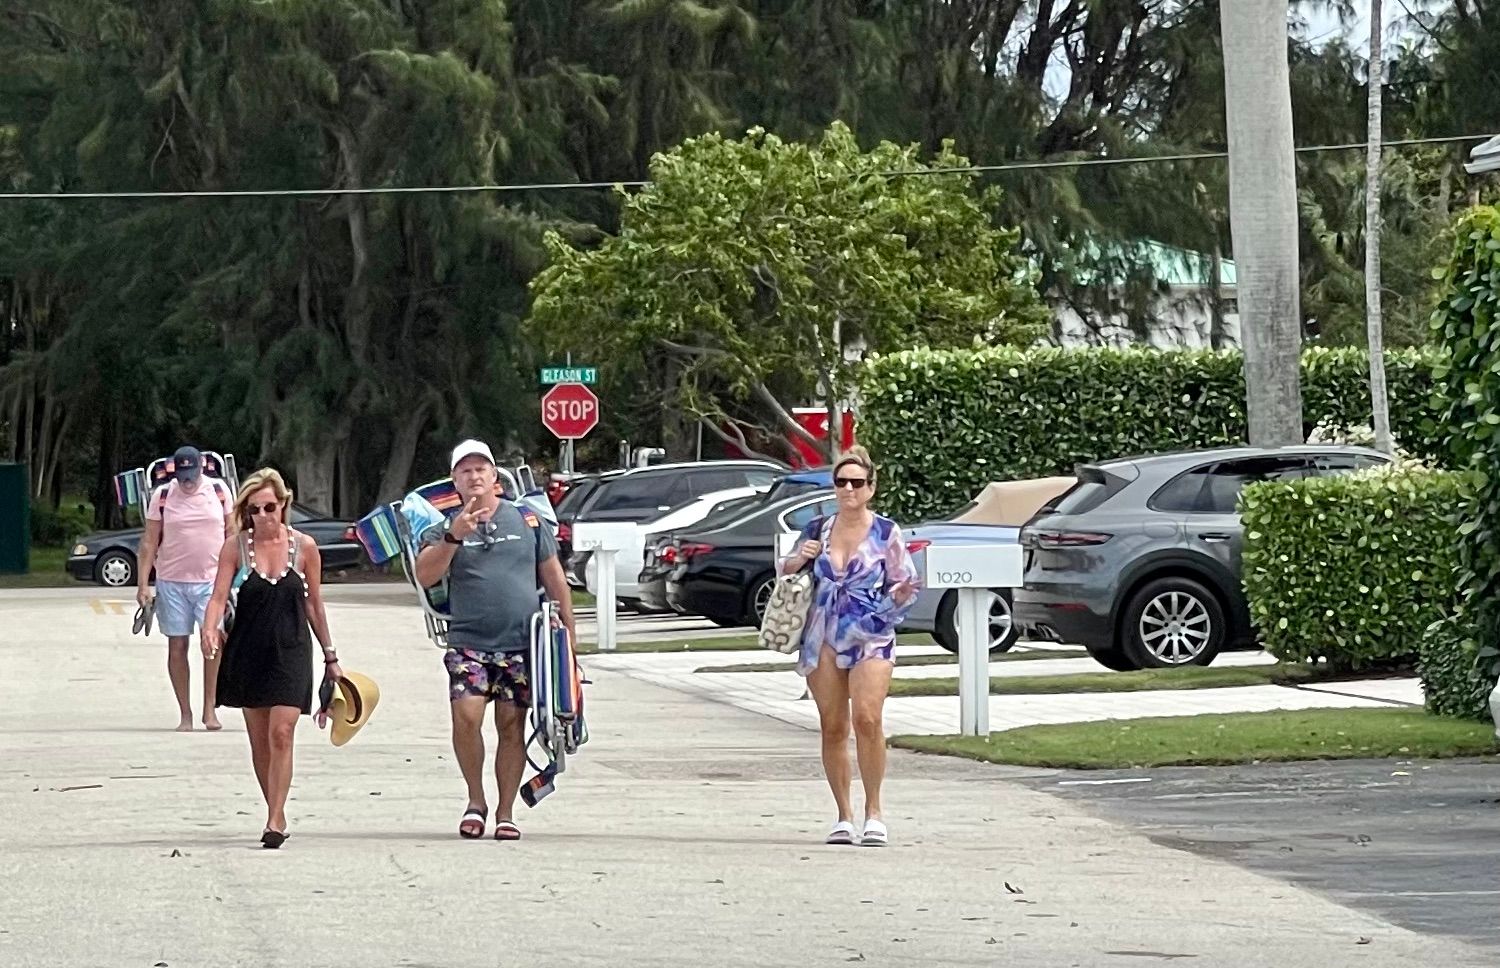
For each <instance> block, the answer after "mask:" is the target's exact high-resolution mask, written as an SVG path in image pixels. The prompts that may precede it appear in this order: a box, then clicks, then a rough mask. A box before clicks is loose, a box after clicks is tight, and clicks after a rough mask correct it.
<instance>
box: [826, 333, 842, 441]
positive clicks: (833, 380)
mask: <svg viewBox="0 0 1500 968" xmlns="http://www.w3.org/2000/svg"><path fill="white" fill-rule="evenodd" d="M831 342H832V344H833V345H832V347H831V352H832V356H831V359H832V360H833V363H832V365H831V366H829V367H828V369H827V371H826V375H825V376H824V377H823V382H824V385H825V386H826V387H827V389H826V391H825V392H826V394H827V396H826V398H825V399H824V401H823V404H824V408H825V410H824V412H825V413H826V415H827V419H828V463H830V464H832V463H833V462H834V461H836V460H838V459H839V453H840V452H841V451H842V450H843V449H844V448H843V440H842V439H841V438H840V434H839V398H840V396H841V394H842V392H843V384H842V382H841V381H840V380H839V379H838V377H839V376H840V375H842V373H843V367H844V339H843V320H842V319H841V318H840V317H839V316H837V315H835V316H834V317H833V339H832V340H831Z"/></svg>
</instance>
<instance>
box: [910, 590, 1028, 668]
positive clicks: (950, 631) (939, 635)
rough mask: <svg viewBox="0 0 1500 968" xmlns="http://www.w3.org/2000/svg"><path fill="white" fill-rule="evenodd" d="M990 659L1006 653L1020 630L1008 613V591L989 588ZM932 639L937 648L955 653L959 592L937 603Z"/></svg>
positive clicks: (951, 592)
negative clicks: (940, 647) (938, 646)
mask: <svg viewBox="0 0 1500 968" xmlns="http://www.w3.org/2000/svg"><path fill="white" fill-rule="evenodd" d="M988 592H989V594H988V598H989V602H988V606H989V617H990V626H989V637H990V655H998V654H999V653H1001V652H1009V651H1010V650H1011V648H1012V647H1013V646H1014V645H1015V644H1016V642H1017V641H1018V640H1019V639H1020V638H1021V629H1020V627H1019V626H1018V625H1016V623H1015V621H1014V619H1013V617H1012V615H1011V609H1010V601H1011V599H1010V595H1011V593H1010V590H1009V589H1007V588H991V589H989V590H988ZM932 637H933V638H934V639H936V640H937V643H938V645H941V646H942V647H943V648H945V649H947V650H948V651H949V652H955V653H956V652H957V651H958V592H957V591H950V592H948V593H947V594H945V595H944V596H943V600H942V601H941V602H939V603H938V610H937V621H936V622H935V628H934V629H933V633H932Z"/></svg>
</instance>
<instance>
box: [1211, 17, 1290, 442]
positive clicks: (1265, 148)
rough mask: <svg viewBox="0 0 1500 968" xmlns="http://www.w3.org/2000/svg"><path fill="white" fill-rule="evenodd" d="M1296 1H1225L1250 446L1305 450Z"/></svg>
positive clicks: (1233, 222)
mask: <svg viewBox="0 0 1500 968" xmlns="http://www.w3.org/2000/svg"><path fill="white" fill-rule="evenodd" d="M1287 13H1288V6H1287V0H1224V3H1223V4H1222V6H1221V7H1220V31H1221V33H1222V35H1223V38H1224V40H1223V46H1224V100H1225V115H1226V121H1227V127H1228V133H1229V194H1230V213H1229V224H1230V235H1231V237H1232V239H1233V243H1234V259H1235V264H1236V267H1237V270H1238V276H1239V308H1240V343H1241V345H1242V346H1243V348H1244V352H1245V404H1246V410H1247V414H1248V417H1249V429H1250V442H1251V443H1252V444H1256V445H1264V446H1274V445H1282V444H1296V443H1301V442H1302V441H1303V439H1304V437H1303V432H1302V381H1301V370H1300V363H1301V350H1302V312H1301V299H1300V294H1299V293H1298V288H1297V287H1298V277H1297V243H1298V239H1297V167H1296V157H1295V154H1294V146H1293V141H1292V98H1291V86H1290V81H1289V77H1288V75H1289V67H1288V63H1287Z"/></svg>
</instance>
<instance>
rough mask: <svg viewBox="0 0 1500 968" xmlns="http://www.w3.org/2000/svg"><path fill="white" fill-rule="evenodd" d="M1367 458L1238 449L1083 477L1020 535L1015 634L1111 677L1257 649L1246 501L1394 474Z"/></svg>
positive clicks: (1348, 453) (1150, 460)
mask: <svg viewBox="0 0 1500 968" xmlns="http://www.w3.org/2000/svg"><path fill="white" fill-rule="evenodd" d="M1389 460H1390V458H1389V457H1387V456H1386V455H1385V454H1382V453H1380V452H1379V451H1376V450H1367V449H1365V448H1362V447H1344V446H1337V445H1327V446H1311V445H1309V446H1299V447H1277V448H1264V447H1234V448H1224V449H1221V450H1200V451H1191V452H1186V453H1171V454H1156V455H1152V456H1149V457H1134V458H1128V459H1122V460H1114V461H1106V462H1102V463H1098V464H1087V465H1083V466H1080V467H1079V468H1078V470H1077V473H1076V476H1077V478H1078V481H1077V483H1076V484H1074V485H1073V486H1072V487H1071V488H1069V489H1068V490H1067V491H1065V492H1064V493H1063V494H1062V495H1060V496H1059V497H1058V498H1056V499H1055V500H1053V501H1051V502H1049V503H1048V504H1047V505H1046V506H1044V507H1043V508H1042V509H1041V510H1040V511H1039V512H1037V514H1036V516H1034V517H1033V518H1032V519H1031V520H1030V521H1029V522H1027V524H1026V526H1025V527H1024V528H1023V529H1022V530H1021V546H1022V548H1023V551H1024V555H1025V562H1026V577H1025V587H1024V588H1019V589H1017V590H1016V595H1015V616H1016V623H1017V625H1019V626H1020V628H1021V629H1022V630H1024V631H1025V632H1026V633H1028V634H1029V635H1031V636H1032V637H1034V638H1039V639H1046V640H1051V641H1058V642H1076V643H1081V644H1082V645H1084V646H1085V647H1087V648H1088V650H1089V653H1090V654H1091V655H1093V657H1094V658H1096V659H1098V660H1099V661H1100V662H1101V663H1103V664H1104V665H1106V666H1108V667H1109V668H1111V669H1121V670H1123V669H1140V668H1153V667H1164V666H1180V665H1189V664H1196V665H1208V664H1209V663H1210V662H1212V661H1213V659H1214V657H1215V656H1216V655H1218V654H1219V651H1220V650H1221V649H1224V648H1226V647H1229V646H1231V645H1247V644H1253V643H1254V638H1255V633H1254V629H1253V628H1252V627H1251V623H1250V614H1249V609H1248V607H1247V605H1246V602H1245V592H1244V588H1243V586H1242V585H1241V583H1240V573H1241V564H1240V553H1241V550H1242V549H1243V546H1244V535H1243V529H1242V528H1241V526H1240V516H1239V514H1238V512H1237V511H1236V505H1237V502H1238V499H1239V495H1240V491H1241V490H1242V489H1243V488H1244V487H1245V485H1246V484H1249V483H1251V482H1253V481H1269V480H1291V479H1296V478H1302V477H1317V476H1324V475H1330V474H1343V473H1348V472H1350V471H1354V470H1360V469H1363V468H1367V467H1373V466H1376V465H1379V464H1384V463H1388V462H1389Z"/></svg>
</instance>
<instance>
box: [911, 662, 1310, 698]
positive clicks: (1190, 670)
mask: <svg viewBox="0 0 1500 968" xmlns="http://www.w3.org/2000/svg"><path fill="white" fill-rule="evenodd" d="M1328 678H1329V677H1328V676H1327V675H1325V674H1323V673H1321V672H1320V671H1319V670H1317V669H1313V668H1311V667H1308V666H1304V665H1296V664H1289V665H1282V664H1281V663H1277V664H1276V665H1263V666H1220V667H1217V668H1215V667H1214V666H1185V667H1182V668H1177V669H1137V670H1135V671H1133V672H1110V671H1108V670H1105V669H1101V670H1100V671H1098V672H1078V673H1072V674H1069V675H1061V676H1006V677H1004V678H1000V677H998V676H997V677H992V678H991V679H990V695H992V696H1039V695H1049V694H1053V693H1064V692H1141V691H1143V690H1146V689H1219V688H1223V687H1226V686H1284V685H1292V684H1294V683H1299V682H1316V681H1323V680H1326V679H1328ZM890 694H891V696H893V697H895V696H956V695H958V679H957V678H947V677H944V678H941V679H899V678H898V679H894V680H892V682H891V693H890Z"/></svg>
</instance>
